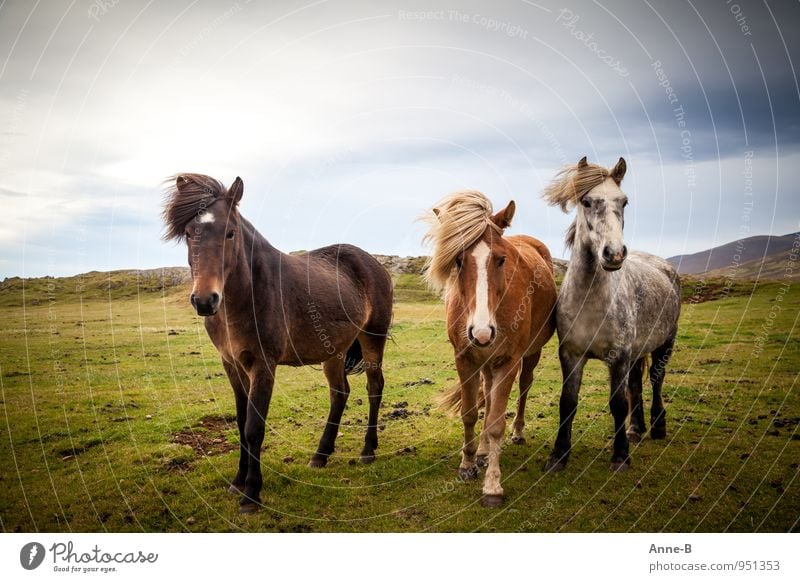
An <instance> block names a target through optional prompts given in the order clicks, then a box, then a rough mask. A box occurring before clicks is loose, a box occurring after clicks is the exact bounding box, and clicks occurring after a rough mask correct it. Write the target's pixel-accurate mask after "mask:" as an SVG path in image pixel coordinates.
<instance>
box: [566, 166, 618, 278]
mask: <svg viewBox="0 0 800 582" xmlns="http://www.w3.org/2000/svg"><path fill="white" fill-rule="evenodd" d="M626 169H627V168H626V164H625V160H624V159H623V158H620V159H619V162H617V165H616V166H614V168H613V169H611V170H610V171H609V170H606V176H605V178H603V179H602V181H601V182H600V183H599V184H597V185H596V186H594V187H593V188H591V189H589V190H586V191H584V192H583V194H581V195H579V198H578V205H577V206H578V216H577V219H576V221H575V226H576V232H575V235H576V236H577V237H578V238H579V239H580V242H581V243H582V245H583V246H584V247H589V248H591V249H593V251H594V252H595V253H596V257H597V261H598V263H599V264H600V266H601V267H602V268H603V269H605V270H606V271H616V270H617V269H619V268H620V267H622V263H623V262H624V261H625V257H627V256H628V248H627V247H626V246H625V241H624V239H623V235H622V230H623V228H624V226H625V206H626V205H627V204H628V197H627V196H626V195H625V193H624V192H623V191H622V189H621V188H620V183H621V182H622V178H623V177H625V170H626ZM584 170H585V171H587V172H591V167H590V165H589V164H588V163H587V162H586V158H583V159H581V161H580V162H578V175H580V174H581V172H582V171H584Z"/></svg>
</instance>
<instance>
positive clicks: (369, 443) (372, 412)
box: [359, 333, 386, 463]
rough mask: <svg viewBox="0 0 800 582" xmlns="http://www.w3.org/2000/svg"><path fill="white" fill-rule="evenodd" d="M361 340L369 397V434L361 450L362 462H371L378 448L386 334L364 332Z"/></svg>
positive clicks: (360, 337)
mask: <svg viewBox="0 0 800 582" xmlns="http://www.w3.org/2000/svg"><path fill="white" fill-rule="evenodd" d="M359 342H361V349H362V352H363V356H364V367H365V368H366V372H367V396H368V398H369V418H368V419H367V435H366V437H365V438H364V450H362V451H361V462H362V463H371V462H373V461H374V460H375V449H377V448H378V412H379V410H380V406H381V398H382V397H383V349H384V347H385V345H386V336H385V335H370V334H366V333H364V334H361V336H359Z"/></svg>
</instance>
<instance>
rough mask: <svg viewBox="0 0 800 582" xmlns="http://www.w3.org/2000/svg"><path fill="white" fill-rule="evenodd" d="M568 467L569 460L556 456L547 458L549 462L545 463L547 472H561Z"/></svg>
mask: <svg viewBox="0 0 800 582" xmlns="http://www.w3.org/2000/svg"><path fill="white" fill-rule="evenodd" d="M566 468H567V461H566V459H559V458H555V457H550V458H549V459H547V462H546V463H545V464H544V472H545V473H559V472H561V471H563V470H564V469H566Z"/></svg>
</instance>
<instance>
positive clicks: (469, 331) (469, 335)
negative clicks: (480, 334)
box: [467, 325, 475, 341]
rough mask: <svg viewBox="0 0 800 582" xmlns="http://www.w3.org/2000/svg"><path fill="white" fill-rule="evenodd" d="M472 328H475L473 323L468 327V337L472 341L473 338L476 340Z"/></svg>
mask: <svg viewBox="0 0 800 582" xmlns="http://www.w3.org/2000/svg"><path fill="white" fill-rule="evenodd" d="M472 328H473V326H472V325H470V326H469V327H468V328H467V338H468V339H469V341H472V340H474V339H475V336H474V335H472Z"/></svg>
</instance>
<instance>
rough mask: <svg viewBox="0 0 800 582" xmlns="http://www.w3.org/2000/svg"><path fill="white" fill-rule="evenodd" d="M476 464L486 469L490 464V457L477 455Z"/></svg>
mask: <svg viewBox="0 0 800 582" xmlns="http://www.w3.org/2000/svg"><path fill="white" fill-rule="evenodd" d="M475 464H476V465H477V466H478V467H485V466H486V465H488V464H489V455H477V456H476V457H475Z"/></svg>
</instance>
